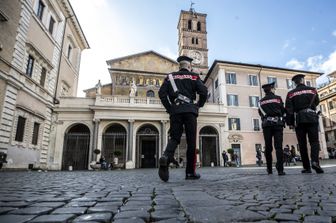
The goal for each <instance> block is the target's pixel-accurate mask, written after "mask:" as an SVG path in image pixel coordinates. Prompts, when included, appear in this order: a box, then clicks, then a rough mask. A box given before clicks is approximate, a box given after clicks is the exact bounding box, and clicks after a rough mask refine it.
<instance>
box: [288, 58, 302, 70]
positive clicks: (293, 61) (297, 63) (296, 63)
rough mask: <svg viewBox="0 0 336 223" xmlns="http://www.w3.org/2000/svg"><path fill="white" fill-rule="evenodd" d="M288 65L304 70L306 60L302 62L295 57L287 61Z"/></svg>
mask: <svg viewBox="0 0 336 223" xmlns="http://www.w3.org/2000/svg"><path fill="white" fill-rule="evenodd" d="M286 67H289V68H292V69H297V70H302V69H303V68H304V67H305V64H304V62H300V61H298V60H297V59H294V58H293V59H291V60H290V61H288V62H287V63H286Z"/></svg>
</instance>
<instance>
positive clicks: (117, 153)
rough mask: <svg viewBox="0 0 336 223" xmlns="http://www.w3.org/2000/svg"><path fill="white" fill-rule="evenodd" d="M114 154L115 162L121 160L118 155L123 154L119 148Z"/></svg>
mask: <svg viewBox="0 0 336 223" xmlns="http://www.w3.org/2000/svg"><path fill="white" fill-rule="evenodd" d="M113 155H114V158H113V163H114V164H118V162H119V159H118V156H120V155H121V152H120V151H119V150H115V151H114V152H113Z"/></svg>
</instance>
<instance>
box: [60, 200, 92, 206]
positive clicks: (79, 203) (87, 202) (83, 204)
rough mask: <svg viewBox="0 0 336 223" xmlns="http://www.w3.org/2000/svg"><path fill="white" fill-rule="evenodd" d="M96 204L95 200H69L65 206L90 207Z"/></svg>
mask: <svg viewBox="0 0 336 223" xmlns="http://www.w3.org/2000/svg"><path fill="white" fill-rule="evenodd" d="M95 204H96V202H95V201H85V202H70V203H68V204H67V205H66V207H92V206H94V205H95Z"/></svg>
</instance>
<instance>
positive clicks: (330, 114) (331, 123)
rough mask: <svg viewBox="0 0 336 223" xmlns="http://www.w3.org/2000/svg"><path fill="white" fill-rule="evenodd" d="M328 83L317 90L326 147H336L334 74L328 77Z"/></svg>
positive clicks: (335, 73) (335, 86)
mask: <svg viewBox="0 0 336 223" xmlns="http://www.w3.org/2000/svg"><path fill="white" fill-rule="evenodd" d="M328 77H329V83H328V84H326V85H325V86H323V87H321V88H319V89H318V93H319V96H320V110H321V113H322V120H323V126H324V131H325V138H326V143H327V146H328V147H332V148H335V147H336V79H335V77H336V72H333V73H331V74H329V75H328Z"/></svg>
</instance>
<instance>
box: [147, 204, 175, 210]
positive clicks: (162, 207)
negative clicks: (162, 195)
mask: <svg viewBox="0 0 336 223" xmlns="http://www.w3.org/2000/svg"><path fill="white" fill-rule="evenodd" d="M153 209H154V210H172V209H180V206H178V205H168V204H162V205H154V206H153Z"/></svg>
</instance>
